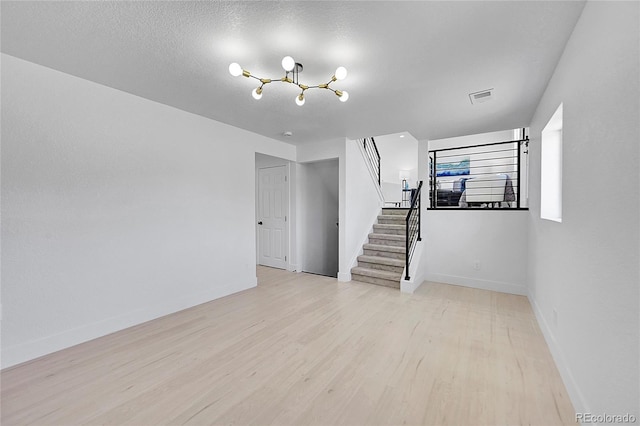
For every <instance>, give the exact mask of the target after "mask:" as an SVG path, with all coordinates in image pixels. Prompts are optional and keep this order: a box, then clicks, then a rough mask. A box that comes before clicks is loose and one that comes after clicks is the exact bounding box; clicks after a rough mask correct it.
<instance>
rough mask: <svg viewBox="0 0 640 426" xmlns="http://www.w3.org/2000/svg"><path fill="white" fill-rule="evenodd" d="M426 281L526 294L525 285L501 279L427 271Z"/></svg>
mask: <svg viewBox="0 0 640 426" xmlns="http://www.w3.org/2000/svg"><path fill="white" fill-rule="evenodd" d="M426 280H427V281H434V282H438V283H444V284H453V285H460V286H464V287H471V288H478V289H481V290H491V291H499V292H501V293H509V294H517V295H519V296H527V287H526V286H524V285H517V284H512V283H506V282H502V281H491V280H482V279H478V278H470V277H460V276H456V275H446V274H434V273H427V277H426Z"/></svg>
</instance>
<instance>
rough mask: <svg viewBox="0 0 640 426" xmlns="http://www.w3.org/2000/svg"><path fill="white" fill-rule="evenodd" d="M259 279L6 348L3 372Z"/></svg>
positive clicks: (241, 287) (228, 292)
mask: <svg viewBox="0 0 640 426" xmlns="http://www.w3.org/2000/svg"><path fill="white" fill-rule="evenodd" d="M257 283H258V280H257V278H256V277H253V279H251V280H250V282H248V283H246V284H244V285H234V286H231V285H229V286H225V287H219V288H215V289H211V290H210V291H207V292H205V293H200V294H192V295H187V296H185V297H182V298H179V299H173V300H171V301H168V302H167V303H164V304H162V305H156V306H150V307H144V308H143V309H138V310H136V311H134V312H130V313H128V314H124V315H119V316H116V317H112V318H107V319H104V320H102V321H98V322H94V323H91V324H85V325H82V326H80V327H76V328H73V329H70V330H65V331H63V332H61V333H58V334H54V335H51V336H46V337H43V338H40V339H37V340H32V341H30V342H26V343H21V344H18V345H14V346H10V347H3V348H2V358H1V360H2V368H7V367H11V366H14V365H17V364H20V363H23V362H27V361H30V360H32V359H35V358H38V357H41V356H43V355H47V354H50V353H53V352H56V351H59V350H62V349H66V348H69V347H71V346H75V345H78V344H80V343H84V342H88V341H89V340H93V339H96V338H98V337H102V336H106V335H107V334H110V333H113V332H116V331H120V330H124V329H125V328H129V327H132V326H134V325H138V324H142V323H144V322H147V321H151V320H153V319H156V318H160V317H163V316H165V315H169V314H172V313H174V312H178V311H182V310H184V309H187V308H191V307H193V306H196V305H200V304H202V303H206V302H210V301H212V300H215V299H219V298H221V297H224V296H228V295H230V294H233V293H237V292H240V291H243V290H248V289H250V288H253V287H255V286H256V285H257Z"/></svg>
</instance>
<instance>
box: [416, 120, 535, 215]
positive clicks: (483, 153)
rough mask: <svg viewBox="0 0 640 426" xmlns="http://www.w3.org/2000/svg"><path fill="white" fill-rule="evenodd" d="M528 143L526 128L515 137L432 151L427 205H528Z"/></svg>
mask: <svg viewBox="0 0 640 426" xmlns="http://www.w3.org/2000/svg"><path fill="white" fill-rule="evenodd" d="M528 145H529V138H528V136H526V133H525V131H524V129H523V131H522V137H521V138H520V139H516V140H511V141H503V142H492V143H484V144H478V145H471V146H460V147H454V148H443V149H436V150H431V151H429V206H428V209H429V210H433V209H440V208H442V209H460V210H474V209H477V208H500V209H501V210H506V209H511V210H520V209H527V207H523V206H525V205H526V203H523V200H522V197H521V195H522V194H521V192H522V191H521V189H522V185H523V183H522V180H523V178H524V179H526V175H525V176H523V174H522V162H523V161H526V157H525V159H523V155H526V154H527V153H528V149H527V148H528ZM445 167H446V168H445ZM525 184H526V182H525ZM445 185H446V186H445ZM469 188H471V189H469ZM465 189H467V190H465Z"/></svg>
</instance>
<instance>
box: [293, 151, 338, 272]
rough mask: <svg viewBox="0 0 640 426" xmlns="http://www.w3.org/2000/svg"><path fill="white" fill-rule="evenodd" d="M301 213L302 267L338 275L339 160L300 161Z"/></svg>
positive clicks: (309, 270)
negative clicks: (303, 209) (303, 210)
mask: <svg viewBox="0 0 640 426" xmlns="http://www.w3.org/2000/svg"><path fill="white" fill-rule="evenodd" d="M300 166H301V173H300V175H301V181H300V198H301V203H302V204H303V205H304V206H305V214H304V216H301V217H300V228H301V242H302V244H303V248H302V253H304V258H302V260H301V270H302V271H304V272H312V273H315V274H322V275H327V276H332V277H336V276H337V274H338V254H339V250H338V241H339V238H338V233H339V228H338V226H336V223H338V222H339V202H338V200H339V191H338V190H339V161H338V159H332V160H322V161H317V162H312V163H304V164H300Z"/></svg>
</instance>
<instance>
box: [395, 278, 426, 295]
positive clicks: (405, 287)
mask: <svg viewBox="0 0 640 426" xmlns="http://www.w3.org/2000/svg"><path fill="white" fill-rule="evenodd" d="M423 282H424V281H416V280H410V281H405V280H404V278H403V279H402V281H400V292H401V293H413V292H414V291H416V290H417V289H418V287H420V284H422V283H423Z"/></svg>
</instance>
